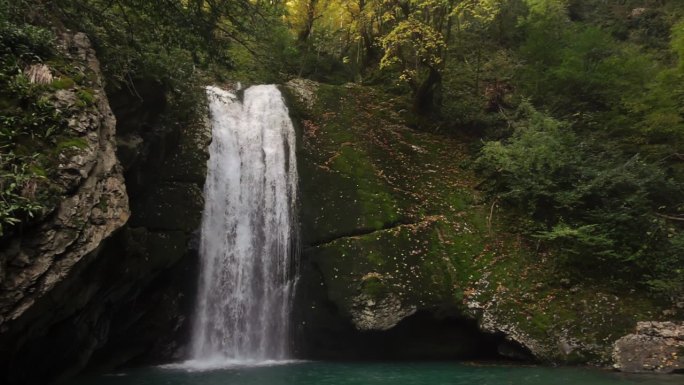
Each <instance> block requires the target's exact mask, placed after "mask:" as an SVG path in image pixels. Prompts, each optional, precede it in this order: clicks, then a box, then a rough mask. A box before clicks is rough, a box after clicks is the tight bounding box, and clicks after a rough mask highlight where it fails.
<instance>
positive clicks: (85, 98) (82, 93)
mask: <svg viewBox="0 0 684 385" xmlns="http://www.w3.org/2000/svg"><path fill="white" fill-rule="evenodd" d="M77 95H78V99H79V100H80V101H81V102H82V103H83V106H89V105H91V104H93V103H95V95H93V93H92V90H88V89H80V90H78V92H77Z"/></svg>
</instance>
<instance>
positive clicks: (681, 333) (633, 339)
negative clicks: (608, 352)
mask: <svg viewBox="0 0 684 385" xmlns="http://www.w3.org/2000/svg"><path fill="white" fill-rule="evenodd" d="M613 360H614V361H615V364H614V365H613V366H614V367H615V368H616V369H618V370H620V371H622V372H628V373H653V372H655V373H673V372H683V371H684V322H679V323H675V322H639V323H638V324H637V328H636V332H635V333H633V334H628V335H626V336H624V337H622V338H620V339H619V340H617V341H616V342H615V345H614V349H613Z"/></svg>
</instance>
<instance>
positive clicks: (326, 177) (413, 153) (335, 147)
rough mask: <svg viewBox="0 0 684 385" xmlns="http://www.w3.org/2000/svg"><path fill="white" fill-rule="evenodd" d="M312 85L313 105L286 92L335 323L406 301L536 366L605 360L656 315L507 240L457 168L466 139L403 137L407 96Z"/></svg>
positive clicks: (633, 298)
mask: <svg viewBox="0 0 684 385" xmlns="http://www.w3.org/2000/svg"><path fill="white" fill-rule="evenodd" d="M309 86H310V89H309V90H307V92H309V94H311V95H312V97H310V98H297V97H296V95H302V94H305V93H303V92H302V91H301V90H298V89H297V87H301V84H294V83H290V84H289V86H288V87H289V88H286V91H287V92H288V93H290V94H291V95H290V96H291V97H290V105H291V106H290V107H291V111H292V114H293V116H295V117H296V120H297V122H298V124H299V129H300V141H299V148H298V166H299V173H300V184H301V206H302V207H301V222H302V239H303V248H304V252H303V260H304V261H307V262H310V263H312V264H313V266H314V268H311V269H308V268H307V269H305V271H308V272H312V271H314V272H318V273H320V275H321V277H320V280H321V282H320V286H321V287H324V288H325V290H326V296H327V300H329V301H330V302H331V303H332V304H334V305H333V306H332V307H330V308H332V309H336V311H338V312H339V313H340V316H342V317H344V318H346V319H348V320H350V321H352V323H353V322H354V320H355V319H356V318H355V314H356V313H359V312H366V313H368V312H371V313H372V311H373V309H372V306H375V305H372V304H377V303H379V302H382V301H385V303H390V302H392V301H394V302H392V303H395V302H396V301H400V303H401V305H400V306H398V307H396V308H397V309H398V310H397V311H401V312H403V313H402V314H404V315H408V314H412V312H414V311H429V312H443V311H447V312H451V314H453V313H454V312H455V313H458V314H460V315H461V316H463V317H467V318H471V319H476V320H478V321H479V323H480V326H481V328H482V330H483V331H485V332H491V333H503V334H505V335H506V336H508V338H510V339H511V340H514V341H516V342H518V343H520V344H521V345H523V346H525V347H527V348H528V349H529V350H530V351H531V352H532V353H533V354H534V355H535V356H536V357H537V358H538V359H540V360H542V361H551V362H561V363H586V362H592V363H598V364H604V363H606V362H608V361H609V360H610V351H611V348H612V343H613V341H615V340H616V339H617V338H619V337H620V336H621V335H624V334H627V333H628V332H629V331H630V330H631V328H632V327H633V326H634V325H635V323H636V321H637V320H639V319H653V318H658V314H660V311H661V310H662V309H660V308H659V307H658V305H657V304H656V303H654V302H653V300H651V299H649V298H644V297H640V296H638V295H636V294H634V295H624V293H622V294H620V293H613V292H612V291H611V290H610V289H609V288H602V287H595V286H587V285H580V284H577V285H575V286H576V287H573V288H572V291H571V290H570V288H569V287H567V285H564V284H563V283H562V282H561V279H562V278H563V277H564V272H563V271H562V270H559V268H558V265H557V264H555V263H554V261H553V256H552V255H547V254H544V253H543V252H540V251H538V250H537V248H536V247H535V245H534V244H528V242H527V241H525V240H524V239H523V238H521V237H520V236H518V235H517V234H511V233H509V232H508V231H507V229H506V228H505V225H504V224H505V222H504V221H502V220H501V216H502V215H503V214H504V213H502V212H501V211H500V210H499V209H498V208H497V206H496V205H490V204H489V203H485V202H484V201H483V200H482V199H481V198H480V196H479V194H478V192H477V189H476V186H477V184H478V182H479V181H478V179H477V177H476V176H475V175H474V174H473V173H472V172H471V171H469V170H467V169H464V168H463V167H461V165H462V164H467V163H468V161H469V153H468V150H467V149H468V148H469V146H470V143H469V142H468V140H466V139H461V138H458V137H449V136H445V135H438V134H432V133H427V132H420V131H415V130H411V129H409V128H407V127H406V125H405V124H404V120H403V119H402V112H401V106H403V105H404V104H405V101H403V100H402V99H401V98H396V97H391V96H389V95H386V94H383V93H382V92H379V91H377V90H374V89H372V88H368V87H361V86H357V85H346V86H330V85H322V84H318V85H311V84H310V85H309ZM304 279H307V277H304ZM311 279H312V281H313V282H318V281H317V280H318V279H319V278H311ZM364 301H365V302H368V303H370V304H371V305H369V306H371V308H365V309H360V308H359V307H360V306H361V307H363V306H365V305H363V303H364ZM360 303H361V305H360ZM303 308H305V309H306V306H303ZM315 308H316V309H317V310H316V311H323V310H321V309H324V308H325V307H324V306H320V303H319V304H318V305H316V306H315ZM330 308H329V309H327V310H325V311H329V310H330ZM385 310H386V308H385ZM409 310H410V311H409ZM355 312H356V313H355ZM326 317H327V316H311V317H310V319H326ZM356 326H357V327H359V325H356Z"/></svg>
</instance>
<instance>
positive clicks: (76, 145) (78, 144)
mask: <svg viewBox="0 0 684 385" xmlns="http://www.w3.org/2000/svg"><path fill="white" fill-rule="evenodd" d="M85 148H88V143H87V142H86V141H85V139H83V138H64V139H62V140H60V141H59V142H57V146H56V147H55V150H56V152H57V153H60V152H62V151H64V150H66V149H79V150H82V149H85Z"/></svg>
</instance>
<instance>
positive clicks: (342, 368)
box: [73, 362, 684, 385]
mask: <svg viewBox="0 0 684 385" xmlns="http://www.w3.org/2000/svg"><path fill="white" fill-rule="evenodd" d="M95 384H97V385H630V384H640V385H675V384H678V385H682V384H684V376H682V375H672V376H656V375H625V374H619V373H614V372H609V371H602V370H594V369H584V368H549V367H536V366H512V365H511V366H506V365H486V364H464V363H434V362H421V363H410V362H409V363H407V362H392V363H377V362H373V363H347V362H344V363H342V362H299V363H289V364H283V365H270V366H257V367H233V368H224V369H217V370H209V371H190V370H187V369H178V368H176V369H169V368H146V369H136V370H130V371H124V372H117V373H112V374H107V375H102V376H95V377H85V378H81V379H79V380H77V381H76V382H74V383H73V385H95Z"/></svg>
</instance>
